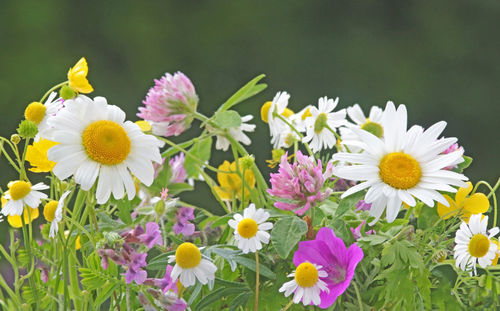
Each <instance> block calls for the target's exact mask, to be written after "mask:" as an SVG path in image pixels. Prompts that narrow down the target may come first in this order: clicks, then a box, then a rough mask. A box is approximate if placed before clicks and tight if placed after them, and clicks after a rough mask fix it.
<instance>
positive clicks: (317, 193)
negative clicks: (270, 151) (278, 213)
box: [267, 151, 333, 215]
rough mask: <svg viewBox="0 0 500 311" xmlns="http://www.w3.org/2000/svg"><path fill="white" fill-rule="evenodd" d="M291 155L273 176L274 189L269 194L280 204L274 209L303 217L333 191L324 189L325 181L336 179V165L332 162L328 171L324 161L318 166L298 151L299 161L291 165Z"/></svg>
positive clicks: (282, 161)
mask: <svg viewBox="0 0 500 311" xmlns="http://www.w3.org/2000/svg"><path fill="white" fill-rule="evenodd" d="M287 156H288V155H287V154H285V155H283V156H282V157H281V163H280V167H279V170H278V173H275V174H271V189H268V190H267V192H268V193H269V194H270V195H273V196H275V198H276V199H277V200H278V202H275V203H274V206H275V207H277V208H279V209H282V210H287V211H294V212H295V214H297V215H303V214H304V213H305V212H306V211H307V210H308V209H309V208H311V207H314V206H315V205H316V204H317V203H320V202H323V201H324V200H325V199H326V198H327V197H328V196H329V195H330V194H331V192H332V190H331V189H329V188H326V189H323V187H324V185H325V181H326V180H327V179H328V178H329V177H330V176H332V168H333V165H332V163H331V162H328V164H327V166H326V170H325V172H323V166H322V165H321V160H318V164H317V165H316V163H315V160H314V158H313V157H308V156H305V155H303V154H302V152H300V151H297V153H296V156H297V157H296V158H297V161H296V162H294V163H293V164H290V163H288V161H287Z"/></svg>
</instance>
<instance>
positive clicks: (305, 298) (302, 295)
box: [279, 262, 330, 306]
mask: <svg viewBox="0 0 500 311" xmlns="http://www.w3.org/2000/svg"><path fill="white" fill-rule="evenodd" d="M288 276H289V277H293V280H291V281H289V282H286V283H284V284H283V286H281V288H280V289H279V291H280V293H282V292H285V297H288V296H290V294H292V293H294V296H293V302H294V303H300V302H301V301H302V303H303V304H304V306H308V305H309V304H311V302H312V303H313V304H314V305H315V306H318V305H319V304H321V298H320V294H321V292H327V293H328V292H330V290H329V289H328V287H327V285H326V283H325V282H324V281H322V280H321V278H326V277H328V273H327V272H326V271H324V270H322V266H319V265H316V264H312V263H309V262H303V263H301V264H300V265H299V266H298V267H297V269H295V271H294V272H293V273H291V274H289V275H288Z"/></svg>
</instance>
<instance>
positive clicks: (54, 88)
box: [40, 81, 68, 103]
mask: <svg viewBox="0 0 500 311" xmlns="http://www.w3.org/2000/svg"><path fill="white" fill-rule="evenodd" d="M66 83H68V81H64V82H61V83H59V84H57V85H55V86H53V87H52V88H51V89H50V90H48V91H47V92H46V93H45V94H44V95H43V96H42V99H40V103H43V101H44V100H45V98H47V96H49V94H50V93H51V92H52V91H55V90H56V89H58V88H60V87H61V86H63V85H65V84H66Z"/></svg>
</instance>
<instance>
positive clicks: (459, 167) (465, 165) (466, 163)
mask: <svg viewBox="0 0 500 311" xmlns="http://www.w3.org/2000/svg"><path fill="white" fill-rule="evenodd" d="M463 159H464V161H463V162H462V163H459V164H458V165H457V170H458V171H459V172H460V173H461V172H463V170H465V169H466V168H468V167H469V166H470V165H471V163H472V158H471V157H468V156H463Z"/></svg>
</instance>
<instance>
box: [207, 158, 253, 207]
mask: <svg viewBox="0 0 500 311" xmlns="http://www.w3.org/2000/svg"><path fill="white" fill-rule="evenodd" d="M239 161H241V159H239ZM240 168H241V165H240ZM219 170H221V171H226V172H227V171H231V172H236V162H232V163H229V162H228V161H224V162H223V163H222V164H221V165H219ZM217 181H218V182H219V185H220V187H217V188H216V189H215V191H217V193H218V194H219V196H220V197H221V198H223V199H224V200H232V197H233V196H234V195H235V194H236V197H237V198H241V197H242V188H243V182H242V180H241V177H240V176H238V174H236V173H222V172H218V173H217ZM245 182H246V184H247V185H248V187H249V188H250V189H253V188H254V187H255V175H254V173H253V171H252V170H245ZM249 196H250V191H249V190H248V188H245V197H247V198H248V197H249Z"/></svg>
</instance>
